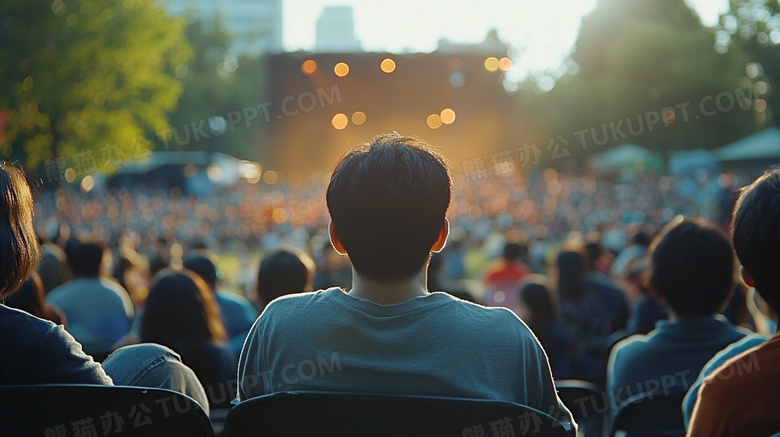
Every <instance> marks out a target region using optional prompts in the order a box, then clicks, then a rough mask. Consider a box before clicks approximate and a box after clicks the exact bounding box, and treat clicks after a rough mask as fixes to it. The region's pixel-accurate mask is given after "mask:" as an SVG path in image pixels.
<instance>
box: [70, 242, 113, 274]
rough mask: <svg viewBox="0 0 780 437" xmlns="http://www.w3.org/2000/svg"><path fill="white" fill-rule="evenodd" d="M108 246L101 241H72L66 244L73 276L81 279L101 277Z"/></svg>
mask: <svg viewBox="0 0 780 437" xmlns="http://www.w3.org/2000/svg"><path fill="white" fill-rule="evenodd" d="M106 250H108V246H107V245H106V243H105V242H104V241H101V240H79V239H75V238H74V239H71V240H68V242H67V243H66V244H65V256H66V257H67V258H68V266H69V267H70V271H71V272H73V276H74V277H77V278H80V277H86V278H96V277H98V276H100V266H101V265H102V264H103V257H104V256H105V253H106Z"/></svg>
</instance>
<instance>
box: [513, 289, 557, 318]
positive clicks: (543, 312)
mask: <svg viewBox="0 0 780 437" xmlns="http://www.w3.org/2000/svg"><path fill="white" fill-rule="evenodd" d="M520 298H521V299H523V302H525V305H526V306H527V307H528V311H529V312H530V316H531V317H532V318H533V319H535V320H536V321H548V320H551V319H554V318H555V314H556V311H555V307H554V306H553V301H552V296H550V291H549V290H548V289H547V286H546V285H545V283H544V282H543V280H541V279H536V278H533V279H529V280H525V281H523V283H522V284H520Z"/></svg>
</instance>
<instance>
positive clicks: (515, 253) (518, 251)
mask: <svg viewBox="0 0 780 437" xmlns="http://www.w3.org/2000/svg"><path fill="white" fill-rule="evenodd" d="M527 254H528V246H527V245H526V244H525V243H522V244H521V243H506V244H505V245H504V250H503V251H502V253H501V257H502V258H504V259H505V260H507V261H520V260H522V259H523V257H525V256H526V255H527Z"/></svg>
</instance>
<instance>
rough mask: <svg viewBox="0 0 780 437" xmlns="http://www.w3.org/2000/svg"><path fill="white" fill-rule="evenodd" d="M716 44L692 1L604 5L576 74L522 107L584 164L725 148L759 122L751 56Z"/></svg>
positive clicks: (585, 29)
mask: <svg viewBox="0 0 780 437" xmlns="http://www.w3.org/2000/svg"><path fill="white" fill-rule="evenodd" d="M714 42H715V35H714V31H712V30H711V29H708V28H706V27H704V26H703V25H702V23H701V21H700V19H699V17H698V16H697V15H696V14H695V12H694V11H693V10H692V9H690V7H688V6H687V5H686V4H685V2H684V0H654V1H647V0H599V1H598V3H597V5H596V7H595V9H594V10H593V12H591V14H590V15H588V16H586V17H585V18H584V19H583V21H582V27H581V29H580V34H579V37H578V40H577V43H576V47H575V51H574V53H573V54H572V61H573V62H574V63H576V68H575V69H574V71H575V72H574V73H572V74H569V75H566V76H564V77H561V78H559V79H558V81H557V83H556V86H555V88H554V89H553V90H551V91H550V92H548V93H546V94H542V95H541V96H540V95H536V96H534V95H533V93H529V92H528V91H527V90H526V91H524V92H523V93H522V94H521V95H522V98H523V99H524V100H525V102H521V105H523V106H524V107H526V108H528V109H529V110H527V112H528V113H529V114H533V113H534V112H535V113H537V114H540V116H541V117H542V118H543V120H544V121H546V126H547V129H548V132H549V136H550V137H554V136H557V135H562V136H564V137H567V138H568V141H569V142H570V144H571V147H570V151H571V153H572V154H573V155H575V156H576V157H578V158H580V159H584V158H585V157H587V156H588V155H589V154H591V153H597V152H598V151H601V150H604V149H605V148H607V147H609V146H611V145H615V144H619V143H623V142H631V143H635V144H639V145H642V146H646V147H650V148H653V149H656V150H659V151H668V150H675V149H693V148H714V147H718V146H721V145H723V144H725V143H727V142H729V141H732V140H735V139H737V138H740V137H741V136H744V135H745V134H746V133H749V132H751V131H753V130H755V129H756V128H757V121H756V114H755V110H754V107H753V105H752V103H753V102H751V103H750V104H747V103H746V102H745V99H747V98H749V97H750V96H754V97H755V93H753V94H751V92H752V91H751V89H749V87H750V85H751V84H750V82H749V80H748V78H747V77H746V76H745V73H744V65H745V62H746V58H745V56H744V53H742V52H741V51H740V50H733V51H730V52H729V53H717V52H716V51H715V50H714ZM526 88H527V87H526ZM719 96H720V97H719ZM718 99H721V100H718ZM530 105H533V106H530ZM716 106H717V107H716ZM533 107H536V108H537V109H541V110H537V111H534V112H532V111H531V110H530V109H533Z"/></svg>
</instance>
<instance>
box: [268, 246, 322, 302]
mask: <svg viewBox="0 0 780 437" xmlns="http://www.w3.org/2000/svg"><path fill="white" fill-rule="evenodd" d="M313 282H314V261H312V259H311V257H309V255H307V254H305V253H303V252H300V251H297V250H294V249H279V250H276V251H274V252H271V253H270V254H268V255H267V256H265V257H264V258H263V261H261V262H260V268H259V269H258V271H257V293H258V295H259V297H260V299H261V300H262V305H267V304H269V303H270V302H271V301H272V300H274V299H276V298H277V297H280V296H285V295H288V294H292V293H300V292H303V291H311V290H312V284H313Z"/></svg>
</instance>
